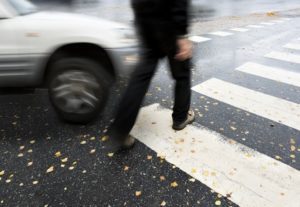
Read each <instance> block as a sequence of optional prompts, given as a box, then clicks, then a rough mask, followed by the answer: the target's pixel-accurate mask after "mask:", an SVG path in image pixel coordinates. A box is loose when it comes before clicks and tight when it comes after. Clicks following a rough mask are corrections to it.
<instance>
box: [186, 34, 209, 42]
mask: <svg viewBox="0 0 300 207" xmlns="http://www.w3.org/2000/svg"><path fill="white" fill-rule="evenodd" d="M189 40H191V41H193V42H197V43H199V42H206V41H209V40H211V39H210V38H207V37H202V36H191V37H189Z"/></svg>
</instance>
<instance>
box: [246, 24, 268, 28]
mask: <svg viewBox="0 0 300 207" xmlns="http://www.w3.org/2000/svg"><path fill="white" fill-rule="evenodd" d="M247 27H250V28H257V29H258V28H264V26H261V25H255V24H251V25H248V26H247Z"/></svg>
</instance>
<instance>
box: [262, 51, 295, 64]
mask: <svg viewBox="0 0 300 207" xmlns="http://www.w3.org/2000/svg"><path fill="white" fill-rule="evenodd" d="M265 57H268V58H273V59H277V60H282V61H286V62H291V63H298V64H300V55H295V54H291V53H286V52H270V53H269V54H266V55H265Z"/></svg>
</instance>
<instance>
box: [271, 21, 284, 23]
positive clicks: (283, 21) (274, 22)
mask: <svg viewBox="0 0 300 207" xmlns="http://www.w3.org/2000/svg"><path fill="white" fill-rule="evenodd" d="M271 22H274V23H283V22H284V20H273V21H271Z"/></svg>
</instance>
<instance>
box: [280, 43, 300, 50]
mask: <svg viewBox="0 0 300 207" xmlns="http://www.w3.org/2000/svg"><path fill="white" fill-rule="evenodd" d="M283 47H285V48H288V49H292V50H300V43H288V44H286V45H284V46H283Z"/></svg>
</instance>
